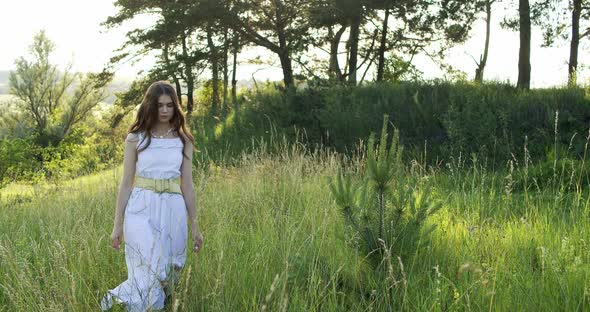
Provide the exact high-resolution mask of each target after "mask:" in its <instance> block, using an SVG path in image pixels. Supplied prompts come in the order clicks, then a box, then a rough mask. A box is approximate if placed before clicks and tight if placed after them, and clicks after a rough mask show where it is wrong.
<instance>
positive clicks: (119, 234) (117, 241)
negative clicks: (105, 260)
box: [111, 225, 123, 250]
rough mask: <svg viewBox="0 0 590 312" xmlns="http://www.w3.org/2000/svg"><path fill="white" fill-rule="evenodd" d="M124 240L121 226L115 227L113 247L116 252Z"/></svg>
mask: <svg viewBox="0 0 590 312" xmlns="http://www.w3.org/2000/svg"><path fill="white" fill-rule="evenodd" d="M122 240H123V228H122V227H121V226H119V225H115V226H114V227H113V232H112V233H111V246H112V247H113V248H115V249H116V250H119V248H120V247H121V241H122Z"/></svg>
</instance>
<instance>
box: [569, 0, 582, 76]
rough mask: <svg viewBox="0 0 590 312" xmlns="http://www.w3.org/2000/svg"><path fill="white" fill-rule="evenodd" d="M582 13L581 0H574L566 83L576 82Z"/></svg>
mask: <svg viewBox="0 0 590 312" xmlns="http://www.w3.org/2000/svg"><path fill="white" fill-rule="evenodd" d="M581 13H582V0H574V9H573V11H572V41H571V42H570V61H569V64H568V85H570V86H575V85H576V84H577V74H576V72H577V69H578V47H579V45H580V15H581Z"/></svg>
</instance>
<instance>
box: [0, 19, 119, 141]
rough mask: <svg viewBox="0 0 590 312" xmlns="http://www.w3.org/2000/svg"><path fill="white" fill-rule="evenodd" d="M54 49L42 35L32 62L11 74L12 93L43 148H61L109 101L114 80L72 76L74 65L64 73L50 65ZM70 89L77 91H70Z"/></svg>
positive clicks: (31, 49)
mask: <svg viewBox="0 0 590 312" xmlns="http://www.w3.org/2000/svg"><path fill="white" fill-rule="evenodd" d="M54 48H55V46H54V44H53V42H51V40H49V38H47V36H46V35H45V32H44V31H40V32H38V33H37V34H35V36H34V38H33V43H32V44H31V46H30V47H29V52H30V59H26V58H24V57H19V58H18V59H17V60H16V62H15V63H16V69H15V70H14V71H11V72H10V74H9V83H10V94H12V95H14V96H16V97H17V98H18V99H19V100H20V101H21V105H22V110H23V111H24V112H26V115H27V117H28V118H30V119H31V120H32V121H33V124H34V125H35V131H36V132H37V134H38V142H37V143H38V144H39V145H41V146H43V147H45V146H49V145H50V144H53V145H57V144H58V143H59V142H60V141H61V140H63V139H64V137H65V136H67V135H68V134H69V133H70V132H71V131H72V129H73V127H74V126H76V125H77V124H79V123H80V122H82V121H83V120H85V118H86V117H87V116H88V115H89V114H90V113H91V111H92V109H93V108H95V107H96V106H97V105H98V104H99V103H100V102H101V101H102V100H104V99H105V98H106V94H105V87H106V85H107V84H108V83H109V82H110V81H111V80H112V77H113V74H112V73H109V72H106V71H104V72H102V73H89V74H80V73H71V72H70V69H71V65H69V66H68V67H67V68H66V69H65V71H63V72H60V71H59V70H58V68H57V67H56V66H55V65H53V64H51V63H50V62H49V56H50V54H51V52H53V51H54ZM70 89H73V90H74V91H73V92H68V91H69V90H70Z"/></svg>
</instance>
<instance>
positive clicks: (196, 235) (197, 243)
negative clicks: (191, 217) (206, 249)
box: [191, 224, 203, 253]
mask: <svg viewBox="0 0 590 312" xmlns="http://www.w3.org/2000/svg"><path fill="white" fill-rule="evenodd" d="M191 232H192V234H193V243H194V246H193V252H194V253H198V252H199V251H200V250H201V248H202V247H203V234H201V231H200V230H199V227H198V226H197V225H196V224H193V226H192V229H191Z"/></svg>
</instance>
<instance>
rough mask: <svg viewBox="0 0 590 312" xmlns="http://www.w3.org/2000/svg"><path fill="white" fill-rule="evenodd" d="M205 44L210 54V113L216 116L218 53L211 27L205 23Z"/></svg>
mask: <svg viewBox="0 0 590 312" xmlns="http://www.w3.org/2000/svg"><path fill="white" fill-rule="evenodd" d="M207 46H208V47H209V53H210V54H211V57H210V61H211V88H212V90H211V115H213V116H217V114H218V113H219V55H218V53H217V47H215V44H214V43H213V29H212V28H211V25H210V24H209V25H207Z"/></svg>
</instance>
